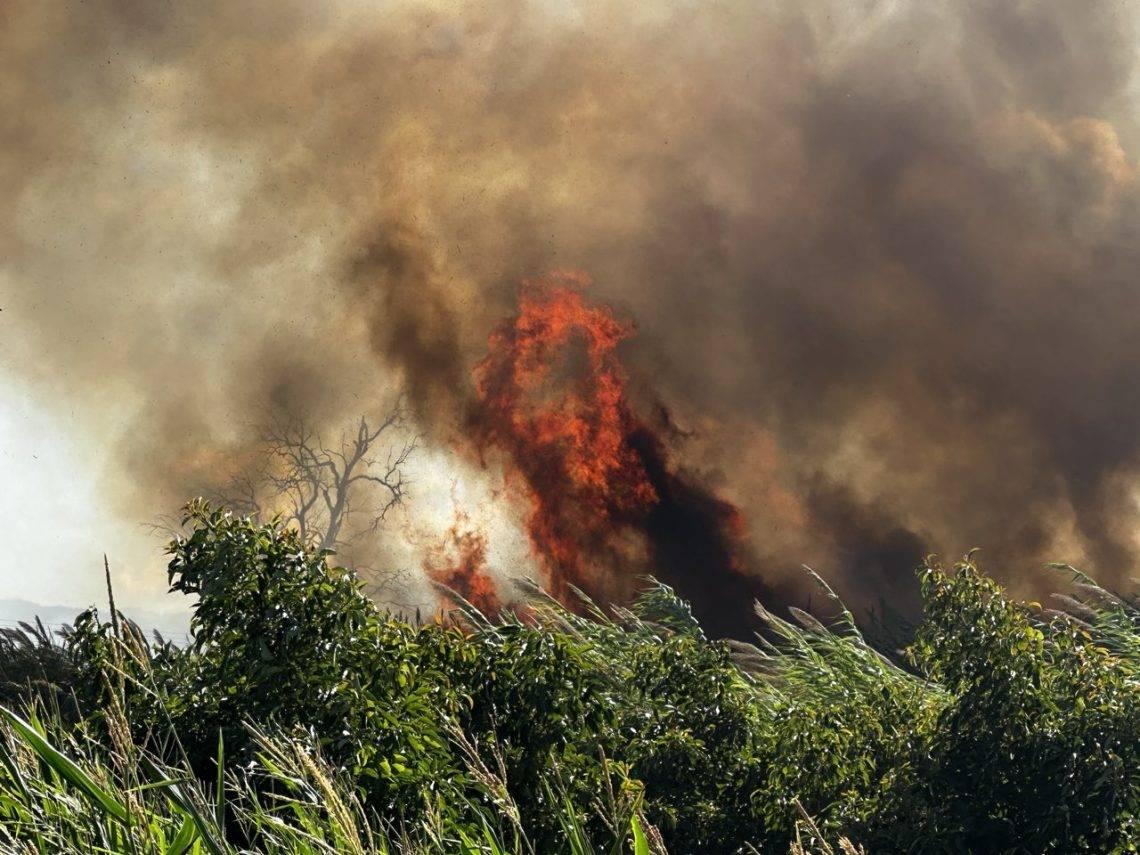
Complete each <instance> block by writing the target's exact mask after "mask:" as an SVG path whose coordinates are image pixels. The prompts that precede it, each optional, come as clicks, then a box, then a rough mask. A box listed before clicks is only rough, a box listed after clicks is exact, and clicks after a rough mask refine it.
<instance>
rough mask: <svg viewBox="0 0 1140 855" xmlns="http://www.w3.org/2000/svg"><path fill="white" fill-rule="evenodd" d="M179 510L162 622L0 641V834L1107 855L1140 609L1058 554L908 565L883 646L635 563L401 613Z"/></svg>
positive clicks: (285, 539) (1121, 824) (423, 848)
mask: <svg viewBox="0 0 1140 855" xmlns="http://www.w3.org/2000/svg"><path fill="white" fill-rule="evenodd" d="M186 524H187V526H186V528H187V532H188V534H187V536H186V537H184V538H180V539H178V540H176V541H175V542H174V543H173V544H171V547H170V552H171V560H170V565H169V568H170V569H169V572H170V581H171V587H172V588H173V589H174V590H175V591H180V592H182V593H184V594H188V595H196V597H197V604H196V606H195V615H194V619H193V627H192V629H193V640H192V642H191V644H190V645H189V646H188V647H185V648H183V647H178V646H175V645H172V644H169V643H165V642H161V641H156V642H153V643H152V642H147V641H145V640H144V639H143V638H142V636H141V634H140V633H138V632H137V630H136V629H135V628H134V627H133V626H132V625H131V624H130V623H129V622H125V621H120V620H118V619H117V616H114V617H115V618H116V619H113V620H101V619H100V617H99V615H98V614H97V613H96V612H95V611H94V610H91V611H88V612H85V613H84V614H82V615H80V616H79V618H78V619H77V621H76V622H75V625H74V628H73V631H72V632H71V633H70V634H69V636H68V637H67V638H66V639H65V640H62V641H56V640H53V639H51V638H50V637H48V636H47V635H46V634H44V633H38V634H37V633H36V632H33V631H26V632H23V633H19V632H16V633H13V632H8V634H7V635H6V636H5V638H4V639H3V643H2V645H0V659H2V663H3V664H2V667H0V671H2V677H3V679H4V681H5V683H4V685H3V686H2V687H0V689H2V692H3V700H4V702H5V704H6V705H7V709H6V711H5V712H4V713H3V722H2V724H0V760H2V761H3V763H2V764H0V846H3V848H4V849H5V851H13V852H29V853H31V852H45V853H46V852H75V853H79V852H82V853H88V852H115V853H120V852H121V853H136V852H138V853H143V852H145V853H151V852H155V853H168V855H176V853H184V852H193V853H206V852H209V853H232V852H240V851H256V852H274V853H293V852H303V853H339V852H360V853H363V852H393V853H395V852H459V853H472V855H473V853H500V852H501V853H516V852H517V853H535V855H546V853H559V852H567V853H574V855H585V853H610V852H615V853H616V852H633V853H637V855H642V853H653V852H657V853H661V852H670V853H721V852H724V853H728V852H757V851H759V852H781V853H782V852H788V851H796V852H839V851H844V852H854V851H859V850H862V851H865V852H1046V851H1055V852H1076V851H1090V852H1107V851H1120V852H1128V851H1136V843H1135V842H1134V841H1135V840H1136V839H1137V838H1138V837H1140V833H1138V832H1140V823H1138V820H1137V817H1138V816H1140V715H1138V714H1137V713H1138V710H1140V705H1138V703H1137V701H1138V700H1140V610H1138V609H1137V607H1136V605H1135V604H1134V603H1133V602H1131V601H1129V600H1127V599H1124V598H1120V597H1117V596H1115V595H1113V594H1110V593H1109V592H1107V591H1104V590H1102V589H1100V588H1098V587H1096V586H1095V585H1093V584H1092V583H1091V582H1090V581H1089V580H1087V579H1084V578H1083V577H1081V578H1078V579H1077V583H1078V584H1077V586H1076V587H1077V594H1078V597H1079V600H1078V599H1073V600H1071V601H1070V602H1069V603H1068V608H1067V609H1066V612H1065V613H1059V612H1048V611H1044V610H1042V609H1041V607H1040V606H1038V605H1036V604H1023V603H1018V602H1013V601H1011V600H1010V599H1008V598H1007V597H1005V596H1004V595H1003V594H1002V592H1001V590H1000V589H999V587H998V586H997V585H996V584H995V583H994V582H992V581H991V580H989V579H988V578H987V577H986V576H984V575H983V574H982V573H981V572H979V570H978V569H977V567H976V566H975V565H974V564H973V563H972V561H971V560H969V559H967V560H965V561H963V562H962V563H961V564H959V565H958V566H957V567H955V568H954V569H953V570H952V571H948V570H944V569H943V568H941V567H939V566H937V565H935V564H929V565H928V566H925V567H923V568H921V569H920V571H919V572H920V574H921V582H922V591H923V598H924V605H925V617H924V620H923V622H922V623H921V625H920V626H919V627H918V629H917V633H916V637H915V640H914V642H913V644H912V645H911V646H910V647H909V648H908V649H907V650H906V651H903V652H896V651H889V652H887V654H884V652H880V651H878V650H876V649H874V647H873V646H871V645H870V644H868V643H867V641H865V639H864V637H863V636H862V635H861V634H860V632H859V631H858V629H857V628H856V626H855V622H854V621H853V619H852V618H851V616H850V614H848V613H847V612H846V611H845V610H844V609H842V607H841V605H840V604H839V603H838V601H834V606H835V609H834V611H835V613H836V614H838V615H839V618H838V619H837V620H836V621H835V622H834V624H833V625H831V626H824V625H823V624H821V623H819V622H818V621H817V620H816V619H814V618H812V617H810V616H808V615H806V614H803V613H799V614H796V615H794V616H793V617H794V619H795V622H794V623H793V622H790V621H788V620H784V619H782V618H780V617H778V616H776V615H772V614H768V613H766V612H763V610H761V618H762V620H763V623H764V632H763V633H762V635H761V636H758V637H757V638H756V639H754V644H744V643H737V642H725V641H713V640H710V639H708V638H706V637H705V635H704V633H703V632H702V630H701V628H700V626H698V625H697V624H696V622H694V620H693V619H692V617H691V615H690V613H689V610H688V608H687V606H686V605H685V603H684V602H682V601H681V600H679V599H678V598H677V597H676V596H674V594H673V592H672V591H670V590H669V589H667V588H665V587H662V586H651V587H649V588H648V589H647V590H646V591H645V593H644V594H643V596H642V597H641V598H640V599H639V600H638V602H637V603H636V604H635V605H634V606H633V607H631V608H630V609H628V610H612V611H611V610H607V611H605V612H604V613H603V611H602V610H600V609H598V608H595V607H592V606H588V607H587V608H586V609H585V611H587V612H588V614H585V615H577V614H572V613H570V612H569V611H567V610H566V609H565V608H563V607H562V606H560V605H558V604H557V603H554V602H553V601H550V600H549V599H546V598H544V597H543V596H542V594H541V592H538V591H535V592H533V595H532V600H531V604H530V606H529V607H528V609H527V610H526V614H525V616H524V617H523V618H505V619H502V620H499V621H497V622H495V623H491V622H489V621H487V620H486V619H485V618H483V617H482V616H481V615H480V614H478V613H477V612H475V611H474V610H472V609H469V608H468V609H464V610H461V611H460V612H458V613H457V618H456V619H455V620H450V621H447V622H444V623H439V622H434V623H429V624H426V625H422V626H420V625H415V624H414V623H412V622H408V621H405V620H402V619H400V618H398V617H395V616H392V615H389V614H386V613H384V612H382V611H380V610H378V609H377V608H376V607H375V606H374V605H373V604H372V603H371V602H370V601H369V600H368V599H367V598H366V597H365V596H364V595H363V593H362V592H361V590H360V585H359V583H358V581H357V580H356V578H355V577H354V576H353V574H352V573H350V572H349V571H347V570H344V569H340V568H335V567H330V566H329V561H328V560H327V556H326V555H324V554H322V553H321V552H319V551H317V550H315V549H312V548H309V547H308V546H307V545H306V544H305V543H304V542H303V541H302V539H301V538H300V537H299V535H297V534H296V533H295V532H294V531H292V530H290V529H288V528H285V527H283V526H281V525H280V524H277V523H269V524H262V523H259V522H256V521H254V520H252V519H243V518H239V517H234V516H231V515H229V514H227V513H224V512H222V511H219V510H214V509H211V508H210V507H208V506H206V505H204V504H201V503H198V504H194V505H191V506H190V508H189V510H188V514H187V519H186ZM821 585H822V583H821ZM825 590H826V589H825Z"/></svg>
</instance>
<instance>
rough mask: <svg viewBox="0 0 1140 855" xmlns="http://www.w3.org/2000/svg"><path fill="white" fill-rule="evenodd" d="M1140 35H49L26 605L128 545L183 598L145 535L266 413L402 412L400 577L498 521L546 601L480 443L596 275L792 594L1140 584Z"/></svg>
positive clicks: (510, 13) (233, 18) (6, 186)
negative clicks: (805, 571)
mask: <svg viewBox="0 0 1140 855" xmlns="http://www.w3.org/2000/svg"><path fill="white" fill-rule="evenodd" d="M1137 36H1138V34H1137V27H1136V18H1135V15H1134V14H1133V12H1132V9H1131V8H1130V6H1129V4H1126V3H1122V2H1107V0H1086V2H1082V3H1071V2H1065V0H1054V1H1053V2H1027V1H1026V2H1022V1H1021V0H989V2H980V1H979V2H971V1H970V0H952V2H951V1H947V2H933V1H932V0H913V2H902V0H891V2H871V0H865V2H851V0H844V2H839V1H838V0H795V2H769V3H756V2H743V0H741V1H740V2H737V0H725V2H707V0H702V2H695V0H694V2H673V3H666V2H657V0H650V2H643V3H628V2H620V1H619V0H612V2H609V1H608V0H589V2H576V3H572V2H567V3H554V2H539V3H527V2H523V0H505V2H499V3H490V4H465V3H442V2H422V3H420V2H384V3H365V2H362V0H352V2H349V0H343V2H334V3H322V4H316V3H311V2H307V0H306V2H302V0H297V2H289V0H272V2H270V0H259V1H258V2H244V3H222V2H215V0H201V2H196V3H187V4H169V3H165V2H157V0H104V2H101V3H72V2H63V0H35V2H32V0H8V2H6V3H4V4H3V5H0V198H2V199H3V200H4V203H5V208H6V211H5V216H4V217H3V218H0V308H2V309H3V311H2V312H0V407H3V408H4V409H3V412H0V443H4V447H3V448H0V483H2V484H3V490H4V497H3V502H2V503H0V507H2V508H3V509H4V516H5V519H4V521H3V522H0V585H3V586H11V588H12V591H13V594H17V593H18V594H20V595H24V596H27V595H35V594H36V590H37V586H39V587H40V588H42V590H43V591H50V592H51V593H50V594H48V593H45V594H43V595H42V596H40V597H38V598H39V599H45V598H51V599H61V600H64V601H68V600H67V598H68V597H71V598H72V599H77V598H90V597H94V596H95V595H96V593H97V591H98V582H99V577H98V567H99V565H98V562H99V556H100V555H101V553H102V551H104V550H106V551H108V552H109V553H111V555H112V556H115V557H116V558H117V560H118V563H119V565H120V567H121V570H120V579H121V581H120V582H119V585H120V587H122V588H123V593H122V594H121V596H122V598H123V600H124V601H125V602H128V603H129V602H138V603H143V602H148V603H150V602H154V601H155V598H156V597H157V596H158V592H160V591H162V590H163V588H164V581H165V579H164V576H163V574H162V573H161V570H160V568H161V561H160V555H159V547H158V546H157V544H156V542H155V541H153V540H152V539H150V538H149V536H148V535H147V534H146V533H145V530H144V529H143V528H142V526H141V523H144V522H146V521H147V520H152V519H153V518H154V517H155V516H156V515H157V514H158V513H162V512H168V511H171V510H173V509H174V508H176V507H177V506H178V504H179V503H180V502H182V501H183V500H185V499H186V498H189V497H190V496H191V495H194V494H195V493H197V492H200V491H202V490H204V489H206V487H207V486H209V484H210V482H211V479H217V478H218V477H219V473H222V472H225V471H227V468H228V467H229V466H230V462H231V461H233V460H237V459H240V458H241V456H242V455H243V454H245V453H247V450H248V448H249V446H250V443H251V442H252V439H253V436H254V432H255V426H256V424H257V423H258V420H259V419H260V418H263V417H264V415H265V414H266V413H273V412H277V411H289V412H300V413H304V414H305V415H306V417H307V418H309V419H311V420H314V421H316V422H317V423H319V424H322V425H325V426H326V427H328V428H329V429H330V430H331V429H334V428H336V427H338V426H340V425H342V424H344V423H345V421H346V420H350V419H352V418H353V417H354V416H355V415H358V414H359V413H361V412H363V411H367V410H372V409H383V408H384V407H385V406H387V405H388V404H389V403H390V401H391V399H392V396H393V395H395V394H397V393H398V392H399V391H401V390H403V391H405V392H406V394H407V395H408V396H409V401H410V404H411V406H412V407H413V408H414V412H415V417H416V424H415V425H414V426H413V427H412V428H411V429H412V430H418V431H420V432H422V434H423V437H424V439H423V442H424V447H423V449H422V450H421V453H420V454H419V455H418V456H417V458H416V463H415V466H416V467H418V468H417V469H415V471H414V472H413V476H414V478H413V481H414V484H413V486H414V489H413V490H412V492H411V498H410V500H409V504H408V506H407V508H406V509H405V514H404V517H403V518H402V520H403V521H402V522H401V521H394V522H392V523H391V524H390V527H391V528H392V529H393V530H394V531H395V530H396V529H399V530H400V536H399V537H397V536H395V534H394V535H393V536H392V537H391V538H390V540H391V541H392V542H391V543H388V544H387V546H386V547H385V548H386V549H390V550H391V551H390V552H385V553H383V554H378V555H377V556H376V557H375V559H374V561H371V562H370V563H372V564H375V565H378V566H379V565H387V564H391V565H393V566H396V565H399V566H400V567H403V566H404V565H407V566H409V567H412V566H415V564H416V560H417V559H416V557H415V540H416V538H415V537H414V536H411V535H409V533H408V532H409V530H410V529H412V528H414V527H415V525H414V523H413V522H411V521H410V520H413V519H415V518H417V514H418V515H420V517H422V518H425V519H431V518H433V516H434V517H439V518H440V519H445V518H447V517H448V515H449V514H450V513H451V512H452V510H453V506H454V505H456V504H457V503H462V504H464V505H465V507H464V508H463V512H464V513H469V514H475V518H476V519H481V520H483V521H484V522H483V523H482V524H485V525H487V526H489V527H490V528H491V529H493V530H494V532H499V535H498V537H497V542H498V544H499V545H497V546H493V547H492V552H491V555H490V558H489V560H490V561H491V563H492V565H493V566H492V569H493V570H494V571H495V572H496V573H500V574H503V575H511V573H512V572H514V571H515V570H516V569H518V567H517V566H516V565H521V566H522V569H523V572H530V570H529V569H528V568H527V567H526V566H525V565H526V564H527V555H526V553H527V549H526V544H525V541H524V539H522V538H521V536H520V535H519V534H518V531H517V528H518V525H519V519H520V515H519V513H516V512H514V511H511V510H509V509H504V508H500V507H496V506H495V502H496V501H498V500H499V499H501V496H499V494H497V493H494V492H493V490H494V484H493V483H492V482H493V480H494V479H493V478H492V477H491V476H490V475H489V474H488V473H486V472H483V471H482V470H481V469H480V466H479V464H478V461H477V460H476V459H475V458H474V457H473V456H472V455H470V454H467V453H465V452H464V448H463V436H462V435H463V430H464V424H465V421H464V418H465V413H466V411H467V410H468V408H469V405H470V400H471V395H472V394H473V391H472V390H473V384H472V373H471V372H472V369H473V367H474V366H475V364H476V363H477V362H478V361H479V360H480V359H482V358H483V357H484V356H485V355H486V349H487V341H488V334H489V333H490V332H491V331H492V330H493V329H494V328H495V326H496V324H498V323H499V322H500V321H501V319H502V318H504V317H507V316H510V315H511V313H512V312H513V311H514V306H515V300H516V294H517V288H518V283H519V282H520V280H521V279H523V278H526V277H532V276H536V275H542V274H543V273H544V272H545V271H548V270H552V269H567V268H572V269H576V270H581V271H584V272H585V273H586V274H588V275H589V276H590V277H591V278H592V280H593V282H594V284H593V285H592V286H591V287H590V299H591V300H593V301H596V302H598V303H606V304H610V305H612V306H614V310H615V312H617V313H618V314H619V315H620V316H621V317H622V318H623V319H625V320H627V321H628V322H630V323H632V324H634V325H636V328H637V333H636V335H635V336H633V337H631V338H629V339H628V340H627V341H625V342H623V344H622V350H621V353H622V358H623V361H624V365H625V371H626V373H627V376H628V382H629V386H630V388H631V389H632V390H633V394H634V395H635V397H636V398H637V401H638V402H639V406H641V407H642V408H643V409H644V410H645V412H646V415H645V418H647V419H648V418H650V417H651V415H650V411H654V412H657V413H658V415H656V416H652V417H653V418H658V419H659V420H661V419H664V418H665V417H664V416H661V415H660V409H661V408H664V409H665V410H667V411H668V422H669V425H670V430H669V434H670V436H671V440H670V454H671V455H672V460H673V462H674V465H675V466H677V467H678V468H679V469H680V470H683V471H684V472H686V473H687V475H686V477H690V478H692V479H696V480H699V481H701V483H704V484H707V485H709V486H710V488H711V489H714V490H715V491H716V492H717V493H718V494H719V495H721V496H722V497H723V498H724V499H726V500H727V501H730V502H733V503H735V504H736V505H738V506H739V507H740V508H741V510H742V513H743V516H744V519H745V520H746V523H747V532H746V533H747V536H748V538H749V540H750V543H751V547H752V550H753V551H754V552H755V554H756V556H758V560H757V563H756V572H759V573H762V574H764V575H765V576H766V577H768V578H769V579H770V580H771V581H773V582H778V581H779V580H781V579H786V578H789V577H792V576H794V575H795V574H796V573H797V572H798V570H797V568H798V566H799V565H800V564H801V563H809V564H811V565H812V566H814V567H815V568H816V569H817V570H819V571H820V573H821V574H822V575H824V576H825V577H827V578H829V579H832V580H835V581H836V582H837V584H838V586H839V587H840V589H841V590H842V591H843V592H844V593H845V594H846V595H847V596H848V597H850V598H851V599H852V600H853V601H854V602H857V603H861V604H868V603H873V602H874V601H875V600H876V599H877V598H878V597H880V596H884V597H887V598H888V599H892V598H904V599H905V598H906V597H907V596H909V595H908V594H907V593H906V592H907V591H908V590H909V589H910V586H911V584H912V581H911V578H912V577H911V569H912V566H913V564H914V563H915V562H916V561H917V560H918V558H920V557H921V556H922V555H923V554H925V553H927V552H939V553H942V554H944V555H948V556H950V557H953V556H955V555H957V554H960V553H962V552H964V551H966V550H967V549H970V548H972V547H981V548H982V549H983V552H982V557H983V562H984V563H985V564H986V566H988V568H989V569H990V570H991V571H992V572H994V573H995V575H997V576H999V577H1000V578H1002V579H1003V580H1004V581H1006V582H1009V583H1011V584H1013V585H1014V586H1015V587H1017V588H1019V589H1025V590H1029V589H1031V588H1033V587H1034V583H1033V581H1032V580H1033V579H1040V578H1042V574H1041V571H1040V570H1039V569H1038V568H1039V567H1040V565H1041V564H1042V563H1043V562H1044V561H1046V560H1065V561H1071V562H1074V563H1079V564H1081V565H1082V566H1084V567H1085V568H1086V569H1087V570H1089V571H1090V572H1092V573H1093V574H1094V575H1098V576H1099V577H1101V578H1102V579H1104V580H1106V581H1109V582H1117V581H1119V580H1121V579H1122V578H1123V577H1125V576H1127V575H1128V574H1130V573H1131V572H1133V571H1132V566H1133V563H1134V562H1135V560H1136V557H1137V555H1138V553H1140V537H1138V533H1140V506H1138V504H1137V489H1136V487H1137V483H1138V478H1140V383H1138V382H1137V378H1138V376H1140V334H1138V332H1137V325H1138V322H1140V288H1138V287H1137V284H1136V282H1135V279H1136V271H1137V261H1140V207H1138V203H1140V183H1138V178H1137V169H1136V160H1135V157H1136V153H1137V144H1138V141H1140V135H1138V132H1140V128H1138V127H1137V123H1136V120H1135V118H1134V117H1135V116H1136V115H1137V112H1136V106H1137V88H1136V85H1135V83H1136V80H1135V68H1134V57H1135V55H1136V44H1137ZM33 454H35V455H36V456H35V457H33ZM45 456H46V457H47V462H45V460H44V458H45ZM497 496H498V498H496V497H497ZM91 503H97V505H98V507H95V508H92V507H90V505H91ZM512 526H513V527H514V531H513V533H512ZM45 531H46V532H50V534H45ZM401 538H402V539H403V541H407V542H406V543H404V544H403V545H402V546H401V545H400V544H399V543H397V542H396V541H400V540H401ZM112 541H113V542H112ZM492 541H493V542H494V541H495V538H492ZM495 550H498V551H495ZM694 585H696V586H697V588H698V589H699V585H700V580H696V581H695V582H694ZM683 593H688V594H689V595H691V596H694V597H699V596H700V591H699V590H694V591H690V592H683Z"/></svg>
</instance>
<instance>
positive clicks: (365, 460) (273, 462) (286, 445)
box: [212, 403, 418, 550]
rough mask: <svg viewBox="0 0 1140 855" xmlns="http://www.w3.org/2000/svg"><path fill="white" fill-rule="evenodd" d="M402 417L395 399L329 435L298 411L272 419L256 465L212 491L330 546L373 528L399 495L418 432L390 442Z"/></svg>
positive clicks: (403, 413) (236, 505)
mask: <svg viewBox="0 0 1140 855" xmlns="http://www.w3.org/2000/svg"><path fill="white" fill-rule="evenodd" d="M405 423H406V411H405V409H404V407H403V405H402V403H401V404H398V405H397V406H396V407H394V408H393V409H392V411H391V412H389V413H388V414H387V415H386V416H385V417H384V418H382V419H380V420H379V421H375V420H373V419H370V418H369V417H368V416H361V417H360V421H359V422H357V424H356V425H355V427H354V428H353V429H351V430H345V431H344V432H342V433H341V435H340V437H339V439H338V440H337V441H336V442H332V443H329V442H326V440H325V438H324V437H323V436H322V435H321V434H320V432H319V431H317V430H316V429H314V428H313V427H312V426H311V425H310V424H309V423H307V422H306V421H305V420H304V419H301V418H296V417H291V416H290V417H284V418H278V419H275V420H274V422H273V423H272V424H271V425H270V426H269V427H268V428H267V429H266V430H265V432H264V434H263V437H262V440H263V443H264V446H265V456H264V459H263V460H262V462H261V465H259V466H258V467H257V468H256V469H255V470H252V471H248V472H246V473H243V474H242V475H241V476H239V477H237V478H235V479H233V480H232V481H231V482H230V483H229V484H228V485H227V487H226V488H225V489H223V490H221V491H219V492H218V493H217V495H215V496H213V497H212V498H214V499H215V500H216V501H218V502H219V503H221V504H225V505H227V506H228V507H230V508H231V509H232V510H234V511H236V512H238V513H245V514H256V515H258V516H264V515H266V513H267V512H272V513H277V514H280V515H281V516H282V518H283V519H284V521H285V522H286V523H287V524H289V525H294V526H296V527H297V529H298V530H299V531H300V533H301V535H302V536H303V537H305V538H307V539H311V540H312V542H314V543H315V544H316V545H317V546H318V547H319V548H321V549H328V550H336V549H338V548H339V547H342V546H344V545H345V542H346V539H351V538H354V537H357V536H362V535H365V534H367V533H371V532H374V531H375V530H376V529H377V527H378V526H379V525H380V523H381V522H383V520H384V518H385V517H386V516H387V515H388V513H389V512H391V511H392V509H393V508H395V507H397V506H399V505H400V504H402V503H403V501H404V499H405V497H406V495H407V488H408V486H409V482H408V479H407V477H406V476H405V474H404V468H405V466H406V464H407V462H408V459H409V458H410V457H411V455H412V452H413V451H415V449H416V447H417V442H418V438H417V437H415V436H413V437H412V438H410V439H404V440H402V441H400V442H398V443H395V444H391V445H388V444H385V443H383V439H384V438H385V437H386V435H388V434H390V433H392V432H394V431H396V430H398V429H399V428H400V427H402V426H403V425H404V424H405ZM382 445H383V446H384V448H383V449H381V446H382ZM354 518H355V519H354ZM361 518H363V519H361ZM350 520H353V522H352V523H351V524H350Z"/></svg>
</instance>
